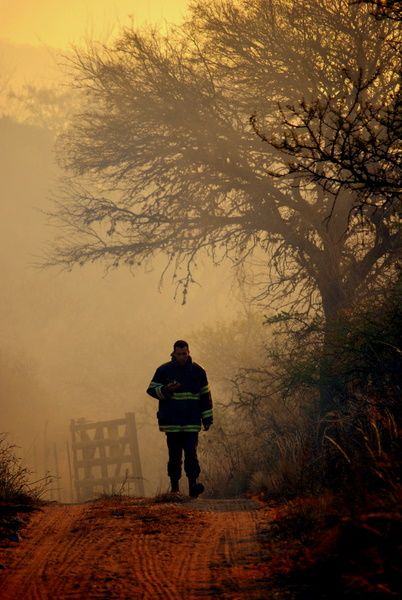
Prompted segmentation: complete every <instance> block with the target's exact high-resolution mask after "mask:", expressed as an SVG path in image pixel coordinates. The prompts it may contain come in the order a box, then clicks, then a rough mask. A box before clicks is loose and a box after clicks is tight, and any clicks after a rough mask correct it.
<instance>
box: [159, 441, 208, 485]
mask: <svg viewBox="0 0 402 600" xmlns="http://www.w3.org/2000/svg"><path fill="white" fill-rule="evenodd" d="M166 440H167V445H168V450H169V462H168V467H167V471H168V475H169V477H170V479H173V480H174V481H179V479H180V477H181V464H182V455H183V450H184V471H185V473H186V475H187V477H188V478H189V479H197V477H198V475H199V474H200V471H201V469H200V465H199V462H198V458H197V445H198V432H196V431H177V432H172V433H167V434H166Z"/></svg>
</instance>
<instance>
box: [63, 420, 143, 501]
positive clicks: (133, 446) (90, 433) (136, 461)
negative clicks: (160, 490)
mask: <svg viewBox="0 0 402 600" xmlns="http://www.w3.org/2000/svg"><path fill="white" fill-rule="evenodd" d="M71 439H72V455H73V477H74V487H75V491H76V496H77V500H78V501H79V502H82V501H84V500H89V499H90V498H93V497H94V496H98V495H99V494H122V493H124V494H135V495H138V496H144V480H143V478H142V469H141V461H140V454H139V448H138V439H137V427H136V424H135V415H134V413H126V416H125V418H124V419H114V420H113V421H100V422H97V423H88V422H86V421H85V420H84V419H78V420H72V421H71Z"/></svg>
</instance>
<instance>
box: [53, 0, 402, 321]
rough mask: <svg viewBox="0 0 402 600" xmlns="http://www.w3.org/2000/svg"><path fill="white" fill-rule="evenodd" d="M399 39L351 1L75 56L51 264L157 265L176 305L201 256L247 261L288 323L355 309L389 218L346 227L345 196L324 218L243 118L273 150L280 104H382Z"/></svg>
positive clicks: (390, 247) (382, 264) (380, 257)
mask: <svg viewBox="0 0 402 600" xmlns="http://www.w3.org/2000/svg"><path fill="white" fill-rule="evenodd" d="M395 28H396V25H395V23H394V22H393V21H391V20H376V19H373V18H372V16H371V9H370V8H369V7H366V6H354V7H353V6H350V2H349V1H348V0H307V1H305V2H303V3H300V2H297V1H296V0H288V1H279V0H250V1H247V2H246V1H243V0H238V1H236V2H227V1H222V0H211V1H209V2H204V1H202V2H194V3H193V4H192V5H191V9H190V12H189V16H188V19H187V21H186V22H185V23H184V25H183V26H181V27H179V28H172V29H170V30H169V31H168V33H167V34H166V35H162V34H161V33H160V32H158V31H156V30H151V29H149V30H147V31H145V30H142V31H137V30H135V29H133V28H126V29H124V30H123V31H122V33H121V35H120V36H119V37H118V38H117V39H116V41H114V42H113V43H110V44H109V45H103V44H97V43H94V42H93V43H90V44H89V45H88V47H87V48H86V49H81V48H78V49H77V50H76V53H75V59H74V67H75V81H76V85H77V86H78V87H80V88H81V89H82V90H84V91H85V93H86V98H87V101H86V103H85V106H83V109H82V111H81V112H80V113H79V114H77V115H76V116H75V118H74V120H73V122H72V123H71V126H70V128H69V130H68V131H67V132H66V134H65V135H63V136H62V137H61V138H60V141H59V157H60V161H61V163H62V164H63V165H64V167H65V168H66V170H67V171H68V172H69V173H70V177H69V178H68V179H67V178H66V185H65V193H64V197H63V199H62V200H61V201H60V202H59V204H58V208H57V214H58V219H59V220H60V221H61V223H62V224H63V225H64V226H65V228H66V233H65V235H64V236H63V237H62V238H60V240H59V242H58V244H57V247H56V248H55V249H54V252H53V254H52V256H50V258H49V261H48V262H49V263H50V264H58V265H62V266H64V267H66V268H71V267H72V266H73V265H74V264H77V263H78V264H81V265H83V264H85V263H87V262H91V261H98V260H102V261H104V262H105V264H106V266H107V267H117V266H119V265H120V264H126V265H129V266H131V265H136V264H137V263H142V262H144V261H147V260H149V259H151V258H152V257H153V256H154V255H155V254H157V253H161V252H162V253H163V254H164V255H165V256H166V257H167V263H166V270H167V271H169V269H170V273H172V275H173V278H174V279H175V280H176V282H177V283H178V286H179V287H180V286H181V287H182V289H183V291H184V297H185V295H186V292H187V289H188V286H189V284H190V283H191V282H192V281H193V278H194V271H195V268H196V262H197V259H198V257H199V256H202V255H205V254H207V255H208V256H209V257H210V258H211V259H212V260H213V261H216V262H219V261H221V260H223V259H225V258H228V259H230V260H232V261H233V262H234V263H235V264H236V265H237V266H239V267H240V268H241V267H244V266H245V265H247V264H248V263H250V262H251V263H252V261H258V264H259V267H258V274H257V276H256V279H257V281H258V285H259V292H260V298H268V297H269V298H272V297H276V298H277V299H280V300H281V302H282V305H283V304H285V303H288V304H291V305H293V306H294V307H297V310H299V311H304V312H306V311H307V312H308V311H309V309H310V308H311V307H314V308H317V307H320V306H322V308H323V310H324V314H325V315H326V317H327V318H331V317H333V316H334V315H336V314H337V313H338V311H339V310H342V309H343V308H345V307H347V306H349V305H350V304H351V303H353V302H355V301H357V300H358V299H359V298H360V297H361V296H362V295H364V294H365V293H366V292H367V289H369V288H370V286H375V285H378V284H379V283H381V281H383V279H384V278H385V277H388V275H389V272H390V270H391V271H392V269H393V265H394V263H395V260H396V257H397V256H398V253H399V252H400V248H401V237H400V229H399V226H398V225H399V224H398V220H397V218H396V216H395V214H394V213H393V214H390V213H388V212H386V211H383V212H381V213H380V212H379V213H377V215H376V216H374V215H373V212H370V210H371V211H372V207H369V209H370V210H368V211H363V213H362V214H360V215H359V216H358V217H357V216H356V217H354V218H353V219H352V221H351V222H350V223H349V226H348V220H349V215H350V211H351V208H353V206H354V205H355V202H356V197H357V193H358V192H357V191H356V190H355V189H354V188H353V186H344V185H341V186H340V187H339V190H337V202H336V204H335V206H334V196H333V190H331V189H327V188H326V187H325V186H322V185H321V182H318V181H316V180H315V179H314V178H310V177H300V174H299V173H298V172H290V173H289V177H285V178H283V177H277V175H279V174H282V173H283V168H284V165H286V164H288V163H287V152H286V151H287V148H286V147H280V145H278V146H277V147H276V148H275V147H273V146H272V145H271V146H269V145H268V144H266V143H262V142H261V139H259V138H258V136H257V135H256V134H255V131H253V128H252V127H251V126H250V117H251V116H252V115H258V122H259V124H260V125H261V127H262V128H263V131H264V132H266V131H268V132H269V135H270V136H278V139H280V138H281V137H283V135H284V128H286V126H288V127H289V126H293V121H291V122H289V123H288V124H286V123H285V125H284V123H283V113H282V112H281V110H280V109H279V108H278V105H279V106H282V107H285V106H287V105H295V103H296V102H297V101H298V100H299V99H300V100H301V99H304V100H303V101H304V102H305V105H306V106H309V105H313V106H314V102H317V101H319V102H324V104H323V106H324V107H325V106H326V105H325V102H327V104H328V106H329V107H332V104H331V103H332V102H333V101H334V100H335V101H336V99H337V98H339V99H345V98H346V99H347V101H348V102H353V89H354V82H358V81H371V80H373V81H374V79H375V82H376V84H375V85H376V87H377V88H378V93H379V94H380V95H386V94H390V93H392V90H394V85H395V82H394V78H393V73H394V72H395V69H396V68H397V66H396V65H397V62H398V57H396V56H395V52H394V51H393V50H392V47H391V45H390V43H389V41H390V40H392V39H393V38H394V37H395V35H396V33H395ZM373 78H374V79H373ZM348 94H349V95H350V98H349V99H348ZM301 106H303V104H302V105H301ZM318 106H319V105H318V104H317V107H318ZM290 118H291V117H290ZM312 118H314V115H312ZM333 207H334V208H333ZM332 209H333V210H332ZM331 211H332V214H331ZM329 215H331V218H330V219H329V218H328V217H329ZM255 268H256V267H255Z"/></svg>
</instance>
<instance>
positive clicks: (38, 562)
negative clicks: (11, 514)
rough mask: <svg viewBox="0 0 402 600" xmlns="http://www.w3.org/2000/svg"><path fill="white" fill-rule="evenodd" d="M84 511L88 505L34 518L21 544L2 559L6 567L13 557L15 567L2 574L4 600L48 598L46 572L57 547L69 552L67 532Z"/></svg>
mask: <svg viewBox="0 0 402 600" xmlns="http://www.w3.org/2000/svg"><path fill="white" fill-rule="evenodd" d="M84 510H85V505H82V506H68V507H67V506H51V507H46V508H45V509H44V510H43V511H40V512H38V513H36V514H35V515H34V516H33V517H32V520H31V523H30V525H29V526H28V527H27V529H25V530H24V531H23V533H22V536H23V537H22V541H21V542H20V543H19V544H18V546H16V547H11V548H7V549H6V551H5V553H4V554H5V556H4V557H2V562H5V563H6V565H7V562H8V560H7V559H11V558H12V568H11V569H6V570H5V571H4V572H3V573H2V575H1V580H0V597H1V600H9V599H10V600H16V599H22V598H24V599H25V598H30V599H32V600H42V599H43V598H48V597H49V596H48V587H47V584H46V576H44V570H45V568H46V567H47V566H48V564H49V563H51V562H52V558H53V556H54V553H55V550H56V549H57V548H58V547H60V548H63V549H64V551H65V552H67V551H68V544H66V537H67V534H68V531H69V529H70V527H71V525H72V523H73V522H74V521H75V520H76V519H77V517H78V516H79V515H81V514H82V512H83V511H84ZM2 554H3V553H2ZM27 590H29V595H27Z"/></svg>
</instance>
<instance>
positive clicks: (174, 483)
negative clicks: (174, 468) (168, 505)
mask: <svg viewBox="0 0 402 600" xmlns="http://www.w3.org/2000/svg"><path fill="white" fill-rule="evenodd" d="M170 491H171V493H172V494H178V493H179V492H180V488H179V481H178V480H177V479H171V480H170Z"/></svg>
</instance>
